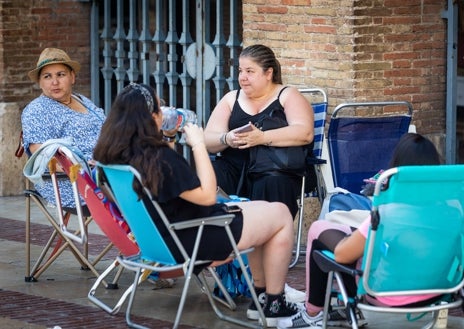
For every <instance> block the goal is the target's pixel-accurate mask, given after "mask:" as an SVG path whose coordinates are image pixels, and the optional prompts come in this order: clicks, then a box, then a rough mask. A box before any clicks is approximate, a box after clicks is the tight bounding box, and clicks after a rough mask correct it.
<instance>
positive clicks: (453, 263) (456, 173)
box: [360, 165, 464, 296]
mask: <svg viewBox="0 0 464 329" xmlns="http://www.w3.org/2000/svg"><path fill="white" fill-rule="evenodd" d="M382 182H384V183H387V185H382ZM363 262H364V264H363V269H364V274H363V280H362V283H363V284H362V285H360V287H361V288H360V289H361V291H362V290H363V289H365V290H366V291H367V292H368V293H369V294H371V295H373V296H375V295H379V294H380V293H382V294H384V295H387V294H389V293H392V292H393V293H394V292H396V294H398V295H404V294H407V293H405V292H407V291H410V293H412V292H414V291H415V293H417V291H423V293H425V291H429V293H433V291H434V290H446V289H451V290H453V289H455V288H456V287H457V286H459V285H462V284H463V283H462V282H463V266H464V165H443V166H405V167H398V168H393V169H388V170H387V171H385V172H384V173H383V174H382V175H381V176H380V178H379V180H378V181H377V185H376V190H375V192H374V198H373V210H372V223H371V230H370V233H369V238H368V240H367V242H366V250H365V253H364V259H363Z"/></svg>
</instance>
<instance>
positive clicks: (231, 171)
mask: <svg viewBox="0 0 464 329" xmlns="http://www.w3.org/2000/svg"><path fill="white" fill-rule="evenodd" d="M285 88H286V87H284V88H282V90H281V91H280V92H279V94H278V96H277V98H276V99H275V100H274V101H273V102H272V103H271V104H269V106H268V107H267V108H266V109H264V110H263V111H262V112H260V113H258V114H255V115H250V114H248V113H246V112H245V111H243V109H242V108H241V107H240V104H239V102H238V96H239V94H240V90H238V91H237V96H236V99H235V103H234V106H233V108H232V113H231V116H230V120H229V130H232V129H235V128H238V127H240V126H243V125H245V124H247V123H248V122H250V121H251V122H252V123H256V122H258V121H260V120H261V118H262V117H263V116H265V115H269V114H270V113H271V112H272V111H273V110H275V109H282V110H283V107H282V104H280V100H279V98H280V95H281V93H282V91H283V90H284V89H285ZM248 153H249V151H248V150H247V149H245V150H240V149H236V148H232V147H228V148H226V149H225V150H224V151H222V152H221V156H220V157H217V158H216V160H215V161H214V162H213V167H214V171H215V173H216V178H217V183H218V186H220V187H221V188H222V189H223V190H224V191H225V192H226V193H228V194H234V195H238V196H241V197H247V198H249V199H250V200H266V201H270V202H273V201H280V202H282V203H284V204H286V205H287V207H288V208H289V210H290V212H291V214H292V216H293V218H295V215H296V213H297V212H298V204H297V199H298V197H299V195H300V190H301V177H299V176H296V175H291V174H283V173H275V172H274V173H269V174H267V175H260V176H259V177H257V176H252V175H249V174H248V173H247V172H246V168H247V163H248Z"/></svg>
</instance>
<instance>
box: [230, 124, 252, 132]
mask: <svg viewBox="0 0 464 329" xmlns="http://www.w3.org/2000/svg"><path fill="white" fill-rule="evenodd" d="M251 126H252V124H251V122H248V123H247V124H246V125H244V126H241V127H238V128H237V129H234V132H235V133H239V134H240V133H246V132H249V131H252V130H253V128H252V127H251Z"/></svg>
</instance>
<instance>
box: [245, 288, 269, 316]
mask: <svg viewBox="0 0 464 329" xmlns="http://www.w3.org/2000/svg"><path fill="white" fill-rule="evenodd" d="M265 301H266V293H264V292H262V293H260V294H259V295H258V302H259V303H260V304H261V308H263V309H264V302H265ZM247 318H248V319H250V320H258V319H259V312H258V309H257V308H256V305H255V302H254V301H253V300H252V301H251V303H250V306H248V309H247Z"/></svg>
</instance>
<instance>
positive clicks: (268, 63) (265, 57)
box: [240, 45, 282, 84]
mask: <svg viewBox="0 0 464 329" xmlns="http://www.w3.org/2000/svg"><path fill="white" fill-rule="evenodd" d="M240 57H248V58H250V59H251V60H252V61H253V62H255V63H256V64H258V65H259V66H260V67H261V68H262V69H263V71H267V70H268V69H269V68H272V71H273V73H272V82H274V83H278V84H282V71H281V68H280V63H279V61H278V60H277V58H276V56H275V54H274V52H273V51H272V49H271V48H269V47H267V46H264V45H252V46H248V47H246V48H245V49H243V50H242V52H241V53H240Z"/></svg>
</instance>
